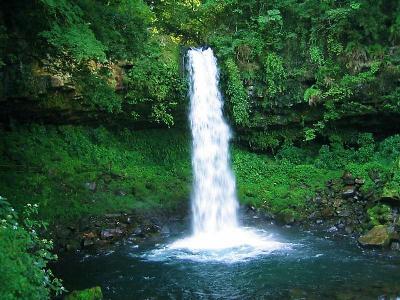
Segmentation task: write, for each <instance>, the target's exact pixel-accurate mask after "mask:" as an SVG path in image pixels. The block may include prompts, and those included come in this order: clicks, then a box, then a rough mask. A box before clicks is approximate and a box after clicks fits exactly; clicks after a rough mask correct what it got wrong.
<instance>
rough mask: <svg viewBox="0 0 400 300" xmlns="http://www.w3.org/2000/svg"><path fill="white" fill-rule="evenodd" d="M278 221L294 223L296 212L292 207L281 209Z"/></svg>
mask: <svg viewBox="0 0 400 300" xmlns="http://www.w3.org/2000/svg"><path fill="white" fill-rule="evenodd" d="M277 218H278V221H279V222H281V223H283V224H293V223H294V222H295V221H296V213H295V212H294V211H293V210H292V209H290V208H287V209H284V210H281V211H280V212H279V213H278V215H277Z"/></svg>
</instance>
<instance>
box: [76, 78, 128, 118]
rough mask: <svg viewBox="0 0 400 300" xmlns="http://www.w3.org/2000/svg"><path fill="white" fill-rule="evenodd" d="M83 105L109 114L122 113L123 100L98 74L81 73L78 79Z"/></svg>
mask: <svg viewBox="0 0 400 300" xmlns="http://www.w3.org/2000/svg"><path fill="white" fill-rule="evenodd" d="M78 78H80V79H81V81H80V82H79V85H80V88H81V93H82V96H83V99H82V100H83V105H85V106H88V107H89V108H91V109H95V110H103V111H106V112H109V113H118V112H121V111H122V99H121V96H120V95H117V94H116V93H115V89H114V88H113V87H111V86H110V84H109V83H108V82H107V81H105V79H104V78H102V77H101V76H99V75H98V74H92V73H91V72H89V71H86V72H81V74H80V76H79V77H78Z"/></svg>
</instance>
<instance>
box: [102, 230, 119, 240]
mask: <svg viewBox="0 0 400 300" xmlns="http://www.w3.org/2000/svg"><path fill="white" fill-rule="evenodd" d="M123 234H124V231H123V230H122V229H121V228H112V229H103V230H102V231H101V233H100V238H101V239H102V240H110V239H114V238H117V237H120V236H122V235H123Z"/></svg>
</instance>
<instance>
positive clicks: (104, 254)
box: [54, 224, 400, 299]
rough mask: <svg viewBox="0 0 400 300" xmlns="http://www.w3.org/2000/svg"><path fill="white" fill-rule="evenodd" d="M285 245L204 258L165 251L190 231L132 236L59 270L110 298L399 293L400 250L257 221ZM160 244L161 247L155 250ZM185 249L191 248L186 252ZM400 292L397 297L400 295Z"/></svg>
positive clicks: (68, 282)
mask: <svg viewBox="0 0 400 300" xmlns="http://www.w3.org/2000/svg"><path fill="white" fill-rule="evenodd" d="M256 226H258V228H260V229H263V230H265V232H268V234H269V235H271V238H272V239H274V240H276V241H279V242H281V243H282V244H285V245H287V246H288V247H283V248H281V249H277V250H275V251H271V252H268V253H263V254H259V255H257V256H255V257H252V258H245V259H243V260H238V261H237V260H229V259H227V260H223V261H212V260H210V261H205V260H201V259H198V258H199V257H202V256H203V257H204V256H207V255H208V254H207V253H182V252H178V253H174V252H168V251H162V250H161V251H160V249H164V247H165V246H166V245H168V244H169V243H170V242H173V241H175V240H176V239H178V238H179V237H182V236H184V235H185V234H187V230H185V225H181V224H175V225H173V226H171V228H173V230H171V231H172V232H173V233H171V234H168V235H162V236H159V237H154V238H152V239H148V240H147V241H146V242H145V243H141V244H137V241H135V239H134V238H131V239H127V240H126V241H124V242H121V243H119V244H118V245H114V246H113V247H111V248H107V249H104V250H99V251H96V252H92V253H88V252H80V253H78V254H74V255H72V254H70V255H67V256H64V257H63V258H61V260H60V262H59V264H58V265H57V266H55V268H54V269H55V273H56V274H57V275H59V276H61V278H63V279H64V283H65V286H66V287H67V288H68V289H69V290H74V289H84V288H88V287H92V286H97V285H99V286H101V287H102V290H103V292H104V295H105V299H389V298H385V297H391V298H392V299H396V296H400V255H399V254H396V253H394V252H393V253H392V252H382V251H377V250H365V249H361V248H359V247H358V246H357V244H356V242H355V240H354V239H352V238H350V237H347V236H343V235H333V234H332V233H327V232H321V231H319V232H312V231H303V230H299V229H296V228H280V227H277V226H274V225H268V224H256ZM157 249H158V250H157ZM185 254H187V255H185ZM398 299H400V298H398Z"/></svg>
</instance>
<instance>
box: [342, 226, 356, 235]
mask: <svg viewBox="0 0 400 300" xmlns="http://www.w3.org/2000/svg"><path fill="white" fill-rule="evenodd" d="M344 231H346V233H347V234H352V233H353V232H354V228H353V226H346V227H345V228H344Z"/></svg>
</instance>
